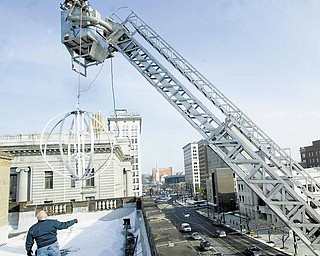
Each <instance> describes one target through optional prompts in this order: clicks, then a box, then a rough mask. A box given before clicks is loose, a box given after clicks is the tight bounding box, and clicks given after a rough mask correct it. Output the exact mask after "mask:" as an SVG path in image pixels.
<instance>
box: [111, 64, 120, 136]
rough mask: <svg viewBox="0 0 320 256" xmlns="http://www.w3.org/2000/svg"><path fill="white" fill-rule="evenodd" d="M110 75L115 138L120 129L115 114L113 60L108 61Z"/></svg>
mask: <svg viewBox="0 0 320 256" xmlns="http://www.w3.org/2000/svg"><path fill="white" fill-rule="evenodd" d="M110 75H111V90H112V102H113V113H114V115H115V117H116V118H115V124H116V126H117V131H118V133H117V134H116V138H118V137H119V135H120V128H119V125H118V117H117V112H116V96H115V91H114V71H113V59H112V58H111V59H110Z"/></svg>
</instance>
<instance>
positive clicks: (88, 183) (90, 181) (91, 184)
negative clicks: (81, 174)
mask: <svg viewBox="0 0 320 256" xmlns="http://www.w3.org/2000/svg"><path fill="white" fill-rule="evenodd" d="M90 176H94V168H92V171H91V174H90ZM86 187H94V177H92V178H89V179H86Z"/></svg>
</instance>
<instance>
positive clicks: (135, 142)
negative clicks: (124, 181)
mask: <svg viewBox="0 0 320 256" xmlns="http://www.w3.org/2000/svg"><path fill="white" fill-rule="evenodd" d="M141 123H142V118H141V116H140V114H139V113H137V112H129V111H128V110H126V109H118V110H115V112H114V113H112V114H111V115H110V117H109V118H108V124H109V129H110V131H113V132H114V133H115V136H116V137H117V138H128V139H129V140H130V143H131V150H130V155H131V157H132V184H133V195H134V196H141V195H142V178H141V156H140V137H141Z"/></svg>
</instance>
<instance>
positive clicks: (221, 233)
mask: <svg viewBox="0 0 320 256" xmlns="http://www.w3.org/2000/svg"><path fill="white" fill-rule="evenodd" d="M216 234H217V236H218V237H226V236H227V233H226V231H224V230H219V229H217V231H216Z"/></svg>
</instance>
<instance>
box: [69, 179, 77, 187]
mask: <svg viewBox="0 0 320 256" xmlns="http://www.w3.org/2000/svg"><path fill="white" fill-rule="evenodd" d="M70 186H71V187H72V188H75V187H76V181H75V179H72V178H71V182H70Z"/></svg>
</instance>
